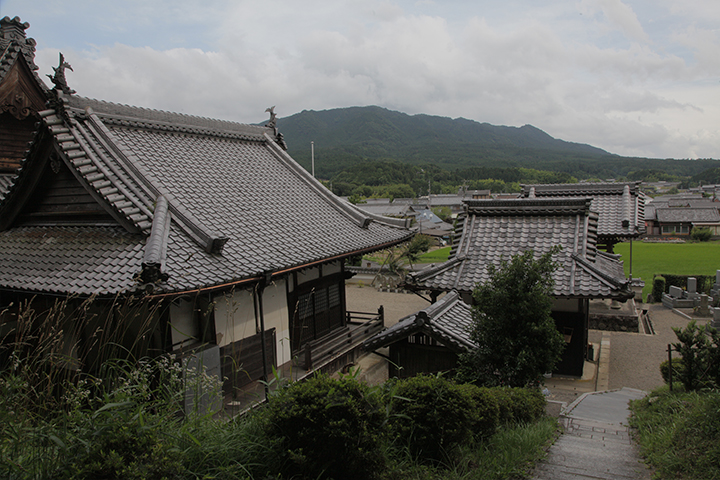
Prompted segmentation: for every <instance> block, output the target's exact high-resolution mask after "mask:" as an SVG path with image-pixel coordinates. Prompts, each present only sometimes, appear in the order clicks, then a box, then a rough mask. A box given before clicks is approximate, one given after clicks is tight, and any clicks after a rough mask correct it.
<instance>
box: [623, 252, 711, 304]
mask: <svg viewBox="0 0 720 480" xmlns="http://www.w3.org/2000/svg"><path fill="white" fill-rule="evenodd" d="M615 253H617V254H619V255H622V260H623V261H624V262H625V275H627V276H629V275H630V243H629V242H628V243H620V244H618V245H616V246H615ZM716 270H720V243H717V242H699V243H644V242H633V243H632V276H633V278H638V277H639V278H642V279H643V280H644V281H645V288H643V298H645V297H646V296H647V294H648V293H650V292H651V291H652V278H653V275H655V274H658V273H672V274H675V275H715V271H716Z"/></svg>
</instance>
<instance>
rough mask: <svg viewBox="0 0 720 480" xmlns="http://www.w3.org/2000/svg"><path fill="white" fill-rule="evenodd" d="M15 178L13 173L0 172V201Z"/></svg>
mask: <svg viewBox="0 0 720 480" xmlns="http://www.w3.org/2000/svg"><path fill="white" fill-rule="evenodd" d="M14 178H15V174H14V173H12V174H7V173H0V202H2V199H3V198H5V194H6V193H7V191H8V190H9V189H10V185H11V184H12V182H13V179H14Z"/></svg>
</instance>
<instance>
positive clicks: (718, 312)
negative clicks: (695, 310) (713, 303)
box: [710, 307, 720, 329]
mask: <svg viewBox="0 0 720 480" xmlns="http://www.w3.org/2000/svg"><path fill="white" fill-rule="evenodd" d="M711 308H712V307H711ZM712 312H713V319H712V322H710V325H711V326H712V327H714V328H719V329H720V308H712Z"/></svg>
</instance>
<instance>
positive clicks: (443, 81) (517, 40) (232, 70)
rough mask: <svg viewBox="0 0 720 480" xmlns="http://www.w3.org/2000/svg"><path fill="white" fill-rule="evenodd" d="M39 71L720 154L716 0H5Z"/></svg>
mask: <svg viewBox="0 0 720 480" xmlns="http://www.w3.org/2000/svg"><path fill="white" fill-rule="evenodd" d="M6 15H7V16H10V17H14V16H19V17H20V18H21V19H22V21H24V22H29V23H30V28H29V29H28V31H27V34H28V36H30V37H32V38H34V39H35V40H36V41H37V54H36V63H37V65H38V66H39V67H40V74H41V76H42V78H44V79H46V78H47V77H45V74H50V73H52V67H53V66H57V62H58V52H59V51H62V52H63V54H64V55H65V58H66V60H67V61H68V62H69V63H70V64H72V66H73V68H74V72H67V78H68V83H69V85H70V87H71V88H73V89H75V90H77V92H78V94H79V95H83V96H87V97H93V98H98V99H103V100H108V101H113V102H119V103H126V104H131V105H137V106H144V107H149V108H157V109H163V110H171V111H176V112H184V113H189V114H194V115H201V116H208V117H214V118H222V119H228V120H236V121H240V122H247V123H254V122H259V121H263V120H265V119H266V118H267V117H268V114H266V113H264V111H265V109H266V108H267V107H269V106H272V105H276V113H277V114H278V116H279V117H281V118H282V117H285V116H289V115H292V114H294V113H297V112H300V111H302V110H324V109H330V108H336V107H349V106H356V105H379V106H382V107H386V108H389V109H392V110H398V111H401V112H405V113H408V114H416V113H426V114H431V115H441V116H447V117H452V118H457V117H464V118H468V119H472V120H476V121H478V122H488V123H492V124H495V125H511V126H521V125H524V124H531V125H534V126H536V127H538V128H540V129H542V130H544V131H546V132H547V133H549V134H550V135H552V136H553V137H556V138H560V139H563V140H567V141H572V142H580V143H588V144H591V145H594V146H597V147H600V148H604V149H606V150H608V151H610V152H612V153H617V154H620V155H632V156H644V157H654V158H666V157H673V158H698V157H700V158H708V157H712V158H720V30H719V28H720V6H719V5H718V0H623V1H621V0H567V1H566V0H557V1H537V0H504V1H502V2H499V1H490V0H483V1H477V0H474V1H470V0H468V1H452V0H442V1H441V0H436V1H433V0H420V1H402V0H398V1H373V0H332V1H329V0H328V1H313V0H308V1H303V0H263V1H260V0H257V1H242V0H205V1H204V2H200V1H197V0H195V1H186V0H169V1H165V0H140V1H135V0H131V1H130V0H129V1H124V0H73V1H58V0H0V16H3V17H4V16H6Z"/></svg>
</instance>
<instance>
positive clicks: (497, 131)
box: [277, 106, 720, 180]
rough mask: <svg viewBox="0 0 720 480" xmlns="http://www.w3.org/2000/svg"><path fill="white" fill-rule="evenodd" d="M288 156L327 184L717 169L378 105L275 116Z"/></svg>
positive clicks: (532, 130)
mask: <svg viewBox="0 0 720 480" xmlns="http://www.w3.org/2000/svg"><path fill="white" fill-rule="evenodd" d="M277 127H278V130H279V131H280V132H281V133H282V134H283V137H284V139H285V142H286V143H287V145H288V153H289V154H290V155H291V156H292V157H293V158H294V159H295V160H296V161H298V163H300V164H301V165H302V166H303V167H305V168H306V169H308V170H311V153H310V142H311V141H312V142H314V145H315V173H316V176H317V177H318V178H322V179H328V180H331V179H332V178H333V177H334V176H336V175H338V174H340V173H341V172H343V171H345V170H347V169H349V168H353V167H355V166H356V165H358V164H361V163H362V162H367V161H392V162H400V163H405V164H410V165H415V166H424V165H433V166H436V167H438V168H440V169H442V170H446V171H453V172H455V171H463V170H467V169H472V168H477V167H480V168H529V169H535V170H544V171H550V172H561V173H564V174H569V175H571V176H573V177H575V178H577V179H580V180H582V179H588V178H590V179H592V178H595V179H607V178H618V177H625V176H627V175H628V174H631V173H632V172H636V171H640V170H650V169H655V170H659V171H663V172H665V173H667V174H671V175H680V176H689V175H690V176H691V175H695V174H699V173H700V172H702V171H704V170H706V169H709V168H716V167H718V166H720V161H717V160H713V159H699V160H675V159H648V158H636V157H622V156H619V155H616V154H612V153H610V152H607V151H605V150H603V149H600V148H598V147H594V146H592V145H588V144H582V143H574V142H568V141H565V140H561V139H557V138H554V137H552V136H551V135H549V134H548V133H546V132H544V131H543V130H541V129H539V128H537V127H535V126H533V125H529V124H526V125H523V126H521V127H512V126H497V125H492V124H490V123H487V122H477V121H475V120H470V119H466V118H463V117H458V118H454V119H453V118H450V117H443V116H436V115H428V114H422V113H421V114H415V115H409V114H406V113H402V112H398V111H394V110H389V109H387V108H384V107H379V106H365V107H357V106H356V107H346V108H334V109H328V110H303V111H302V112H299V113H296V114H294V115H290V116H288V117H283V118H278V119H277Z"/></svg>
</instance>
